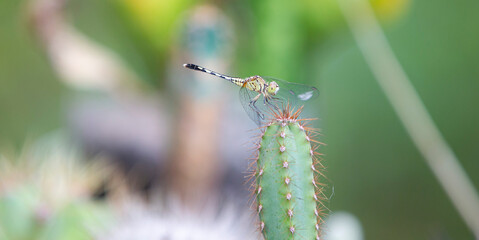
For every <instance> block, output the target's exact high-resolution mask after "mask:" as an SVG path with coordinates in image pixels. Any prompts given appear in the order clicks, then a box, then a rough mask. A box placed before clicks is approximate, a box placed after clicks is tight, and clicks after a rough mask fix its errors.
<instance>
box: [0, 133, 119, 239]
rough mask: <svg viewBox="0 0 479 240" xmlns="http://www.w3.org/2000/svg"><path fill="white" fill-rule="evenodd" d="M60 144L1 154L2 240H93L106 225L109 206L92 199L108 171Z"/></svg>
mask: <svg viewBox="0 0 479 240" xmlns="http://www.w3.org/2000/svg"><path fill="white" fill-rule="evenodd" d="M62 142H63V141H61V139H58V140H56V139H55V141H53V142H48V143H47V142H45V141H38V142H36V143H35V144H34V145H33V146H29V147H25V149H24V150H23V151H22V153H21V154H19V155H17V154H9V155H10V156H6V155H5V154H3V152H0V240H3V239H23V240H30V239H32V240H33V239H40V240H43V239H45V240H46V239H48V240H56V239H72V240H75V239H91V238H92V237H93V235H94V233H96V232H97V231H100V230H101V229H102V228H103V224H107V223H108V222H109V221H110V215H109V210H108V208H107V206H106V205H105V204H103V203H101V202H100V201H97V200H94V199H93V198H92V195H93V193H94V192H95V191H96V190H97V189H98V188H99V187H100V186H101V185H102V184H103V183H104V182H105V180H106V179H108V177H109V176H110V174H108V169H106V168H105V166H103V164H93V163H92V164H87V163H85V162H83V161H82V159H80V157H79V155H78V154H76V153H75V151H73V150H72V146H70V145H66V144H62Z"/></svg>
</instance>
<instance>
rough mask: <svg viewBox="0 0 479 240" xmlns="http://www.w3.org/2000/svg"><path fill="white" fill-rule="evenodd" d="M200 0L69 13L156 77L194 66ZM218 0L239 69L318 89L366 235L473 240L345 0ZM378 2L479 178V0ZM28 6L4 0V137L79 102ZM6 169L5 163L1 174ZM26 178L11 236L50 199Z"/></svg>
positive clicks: (345, 189)
mask: <svg viewBox="0 0 479 240" xmlns="http://www.w3.org/2000/svg"><path fill="white" fill-rule="evenodd" d="M201 3H203V4H205V3H204V2H201ZM201 3H200V2H193V1H187V0H182V1H153V0H148V1H133V0H131V1H129V0H108V1H94V0H84V1H79V0H72V1H68V7H69V9H68V15H67V16H68V17H67V19H68V20H71V21H72V23H73V25H74V26H75V27H77V28H78V29H79V30H80V31H81V32H82V33H84V34H85V35H86V36H88V37H90V38H91V39H93V40H95V41H97V42H99V43H100V44H103V45H104V46H107V47H108V48H110V49H112V50H113V51H115V52H117V53H118V54H119V55H121V56H122V57H123V58H124V60H125V61H126V62H127V63H128V64H130V66H131V67H132V69H134V70H135V71H136V72H138V73H139V75H141V76H142V77H143V78H144V79H145V81H150V82H156V83H162V82H165V79H166V76H167V75H168V74H167V72H169V71H182V70H183V69H181V66H174V67H173V69H167V66H168V64H169V63H170V62H172V61H171V59H170V57H171V56H172V55H174V54H175V53H174V51H175V47H177V46H176V45H175V43H176V41H177V40H178V39H176V35H175V34H176V32H177V31H181V29H178V27H179V26H181V24H179V22H181V21H182V16H183V15H185V14H187V11H188V10H190V9H192V8H194V7H195V6H196V4H201ZM217 3H219V2H218V1H213V2H212V3H211V4H213V5H215V6H217V7H219V8H220V9H221V10H224V11H225V13H227V14H226V15H227V16H229V17H230V18H231V20H232V22H233V23H234V24H233V25H234V27H233V28H234V31H235V32H236V34H235V36H236V38H237V39H236V40H237V43H238V45H237V46H235V47H236V48H237V50H236V52H237V56H236V57H235V60H236V62H235V65H234V66H235V68H234V69H232V70H231V72H230V74H232V75H235V74H238V75H241V76H249V75H253V74H259V75H269V76H275V77H279V78H283V79H285V80H289V81H293V82H308V83H309V84H310V85H315V86H317V87H318V88H319V90H320V92H321V97H320V98H321V99H320V104H319V105H317V106H316V108H317V109H318V112H319V113H318V114H319V117H320V120H319V122H320V123H321V126H320V127H321V129H322V130H321V131H322V133H323V135H322V136H321V139H320V141H322V142H325V143H326V144H327V146H325V147H323V148H322V149H321V151H322V152H324V153H325V154H326V155H325V156H324V158H325V160H326V165H327V167H328V172H327V173H326V175H327V176H328V178H329V179H331V183H330V186H332V187H334V194H332V195H331V196H332V198H331V201H330V202H331V203H330V208H331V210H333V211H338V210H345V211H349V212H351V213H353V214H354V215H355V216H356V217H357V218H358V220H359V221H361V224H362V226H363V227H364V234H365V237H366V239H433V238H435V239H444V238H451V239H472V236H471V234H470V233H469V232H468V230H467V228H466V226H465V224H464V223H463V222H462V220H461V218H460V217H459V216H458V214H457V212H456V211H455V209H454V207H453V206H452V205H451V203H450V201H449V200H448V198H447V196H446V195H445V194H444V192H443V190H442V189H441V188H440V186H439V184H438V183H437V181H436V180H435V179H434V176H433V175H432V174H431V173H430V171H429V169H428V168H427V166H426V164H424V162H423V160H422V157H421V156H420V155H419V153H418V152H417V150H416V148H415V147H414V146H413V144H412V143H411V141H410V139H409V138H408V136H407V135H406V134H405V132H404V129H403V128H402V127H401V124H400V123H399V121H398V119H397V117H396V115H395V114H394V113H393V111H392V109H391V107H390V106H389V104H388V103H387V101H386V99H385V97H384V94H383V93H382V92H381V91H380V89H379V88H378V86H377V83H376V82H375V81H374V79H373V77H372V74H371V73H370V72H369V70H368V66H367V65H366V64H365V62H364V61H363V57H362V55H361V54H360V52H359V51H358V49H357V48H356V46H355V43H354V42H353V40H352V39H351V38H350V36H349V34H348V29H347V27H346V25H345V24H344V21H343V19H342V14H341V13H340V12H339V9H338V7H337V3H336V1H334V0H301V1H296V2H294V3H293V2H292V1H274V0H265V1H253V0H251V1H223V2H221V5H217ZM371 3H372V5H373V6H374V8H375V12H376V14H377V16H378V17H379V18H380V19H381V20H382V24H383V27H384V29H385V31H386V37H387V39H388V40H389V41H390V43H391V45H392V48H393V50H394V52H395V53H396V55H397V56H398V60H399V61H400V62H401V64H402V65H403V66H404V68H405V70H406V72H407V73H408V75H409V76H410V78H411V80H412V81H413V85H414V86H415V87H416V88H417V91H418V93H419V94H420V96H421V98H422V99H423V100H424V102H425V105H426V107H427V108H428V110H429V111H430V113H431V115H432V117H433V119H434V121H435V122H436V123H437V125H438V126H439V128H440V130H441V131H442V133H443V134H444V136H445V138H446V140H447V141H448V142H449V143H450V144H451V146H452V148H453V149H454V151H455V152H456V154H457V155H458V157H459V159H460V160H461V164H463V165H464V167H465V169H466V171H467V172H468V174H469V176H470V177H471V179H472V181H473V183H475V185H476V187H477V186H479V174H477V169H479V161H477V159H478V158H479V147H478V143H479V128H478V124H477V123H478V122H479V111H477V103H478V102H479V94H477V92H478V89H479V81H477V79H478V78H479V70H478V69H479V68H478V67H477V63H479V45H478V44H477V42H478V39H479V28H478V27H477V23H478V22H479V14H477V13H478V12H479V2H477V1H467V0H458V1H445V0H439V1H409V0H389V1H388V0H372V1H371ZM26 6H27V1H21V0H18V1H9V0H0V144H2V145H5V144H7V145H10V144H12V143H17V144H18V143H19V142H22V141H23V139H24V138H25V136H28V135H29V134H31V135H40V134H43V133H45V132H47V131H51V130H52V129H55V128H58V127H62V126H65V124H62V123H63V122H62V121H61V120H60V119H61V117H62V116H64V115H66V114H65V113H64V103H63V102H62V100H64V99H67V98H68V97H69V96H70V94H71V92H69V91H68V90H65V88H63V87H62V86H61V84H60V83H59V81H58V79H56V77H55V74H54V73H53V72H52V70H51V68H50V66H49V64H48V61H47V58H46V57H45V56H44V55H43V54H44V52H43V51H42V49H41V47H40V45H39V44H38V43H37V42H36V41H35V40H33V39H32V38H31V34H30V31H29V30H28V27H27V26H29V25H28V21H27V17H26V16H25V11H26V8H27V7H26ZM115 6H116V7H115ZM198 64H201V63H198ZM207 67H211V68H214V67H215V66H207ZM158 85H159V86H164V84H158ZM160 91H161V93H162V94H163V93H165V92H168V91H165V90H164V89H160ZM164 95H166V94H164ZM61 96H64V97H61ZM238 145H240V143H239V144H238ZM3 161H4V160H0V162H3ZM19 164H20V166H21V163H19ZM35 170H36V169H33V170H28V171H22V172H26V173H30V171H31V172H35ZM52 174H53V173H52ZM26 175H29V176H31V174H26ZM33 175H34V174H33ZM53 175H56V172H55V174H53ZM4 176H5V175H4V174H1V175H0V177H1V178H2V181H1V182H2V183H3V182H4V181H3V180H5V177H4ZM13 182H14V183H18V184H13V185H15V187H14V188H12V189H14V190H10V191H9V193H10V194H9V195H8V196H7V195H6V194H4V193H5V192H2V196H3V198H2V200H1V204H2V206H7V205H8V207H3V208H2V209H1V210H0V214H5V217H3V216H2V219H8V220H10V219H14V218H15V219H16V218H18V219H24V221H20V220H18V221H7V223H8V224H11V225H12V226H11V227H8V228H9V229H11V230H8V233H7V231H6V230H3V229H2V231H1V232H0V238H2V237H4V236H5V234H26V235H29V234H31V232H32V231H33V230H30V229H36V228H35V226H37V224H38V223H37V220H35V217H34V215H33V212H34V211H33V210H32V209H33V208H34V207H33V206H37V203H38V200H36V199H39V198H38V197H32V196H35V194H37V190H36V189H35V188H33V187H28V186H31V185H34V184H32V181H30V180H29V181H23V180H22V181H13ZM13 185H12V186H13ZM66 202H67V203H68V202H69V201H66ZM76 204H79V203H77V202H76V201H75V204H73V205H75V206H77V205H76ZM55 206H56V205H55ZM4 208H5V209H9V210H8V211H7V210H5V211H4V210H3V209H4ZM58 209H62V210H59V212H62V211H63V213H62V214H60V215H58V219H60V216H74V217H73V218H76V217H78V218H80V217H79V215H78V214H79V213H78V211H77V210H75V209H78V208H77V207H72V206H71V205H69V204H65V205H63V207H61V208H58ZM68 209H70V210H68ZM88 209H89V208H88ZM88 211H90V210H87V212H88ZM9 212H11V213H9ZM81 212H83V211H81ZM7 214H9V215H8V217H7ZM10 215H12V216H11V217H10ZM80 215H81V214H80ZM2 221H5V220H2ZM72 222H73V223H74V225H75V224H77V223H78V221H76V220H75V221H73V220H72ZM54 226H58V225H54ZM18 229H20V230H18ZM25 229H27V230H25ZM10 231H12V232H14V233H10ZM35 231H36V230H35ZM52 232H56V231H53V230H52ZM1 234H3V236H2V235H1ZM81 234H83V233H81ZM45 236H46V235H45Z"/></svg>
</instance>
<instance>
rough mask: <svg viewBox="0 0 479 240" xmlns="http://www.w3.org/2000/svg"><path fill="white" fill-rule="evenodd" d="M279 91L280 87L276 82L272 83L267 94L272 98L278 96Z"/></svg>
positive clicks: (267, 89)
mask: <svg viewBox="0 0 479 240" xmlns="http://www.w3.org/2000/svg"><path fill="white" fill-rule="evenodd" d="M278 91H279V85H278V83H276V82H275V81H271V82H270V83H269V84H268V87H267V88H266V92H267V93H268V94H269V95H271V96H274V95H276V93H278Z"/></svg>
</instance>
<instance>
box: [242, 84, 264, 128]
mask: <svg viewBox="0 0 479 240" xmlns="http://www.w3.org/2000/svg"><path fill="white" fill-rule="evenodd" d="M239 95H240V102H241V104H242V105H243V108H244V110H245V112H246V113H247V114H248V117H249V118H251V120H253V122H255V123H256V125H258V126H259V127H261V126H263V125H264V124H265V123H266V121H268V120H269V119H270V118H271V116H270V114H271V106H270V105H268V104H266V103H265V101H264V97H263V95H262V94H259V93H257V92H254V91H251V90H249V89H247V88H245V87H242V88H240V91H239ZM258 95H259V96H258ZM255 98H257V100H256V102H254V103H253V102H252V101H253V100H254V99H255Z"/></svg>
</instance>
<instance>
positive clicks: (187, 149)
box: [168, 6, 232, 205]
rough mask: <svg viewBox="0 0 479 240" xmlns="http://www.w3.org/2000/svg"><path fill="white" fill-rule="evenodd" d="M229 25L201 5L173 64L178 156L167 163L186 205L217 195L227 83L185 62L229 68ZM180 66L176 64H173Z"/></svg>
mask: <svg viewBox="0 0 479 240" xmlns="http://www.w3.org/2000/svg"><path fill="white" fill-rule="evenodd" d="M230 29H231V26H230V24H229V21H228V19H226V17H225V16H224V15H223V14H222V13H221V12H220V11H219V10H218V9H217V8H215V7H213V6H199V7H197V8H195V9H193V10H192V11H191V12H190V14H189V15H188V16H187V18H186V20H185V22H184V26H183V28H182V29H181V31H182V32H181V35H180V36H181V40H180V41H179V42H181V45H180V46H179V51H178V52H177V56H175V57H176V58H178V59H177V60H176V61H173V62H174V65H173V66H172V68H173V69H179V70H180V73H179V74H176V75H175V77H173V79H172V82H171V85H173V88H174V89H175V91H174V94H175V97H176V99H177V101H178V104H177V106H176V111H177V112H176V119H177V121H175V122H176V134H175V136H176V137H175V138H176V140H175V143H176V144H174V146H175V148H174V150H173V151H174V153H173V155H174V157H173V158H171V162H170V164H169V171H168V172H169V174H170V175H169V180H170V181H171V182H170V183H171V184H170V185H169V187H170V188H171V190H172V191H173V192H174V193H176V194H177V195H179V196H180V197H181V198H182V199H183V200H184V201H185V203H186V204H187V205H194V203H195V202H199V203H201V202H202V200H205V199H206V198H208V197H211V196H214V195H216V191H217V188H218V185H219V182H220V181H219V179H220V177H221V175H222V170H223V169H222V165H223V164H222V161H221V159H220V157H219V145H220V143H219V141H220V139H219V137H218V136H219V134H218V131H219V129H220V125H221V124H220V122H221V120H222V112H221V111H222V106H223V104H222V103H223V102H224V98H225V95H224V91H225V89H227V88H226V86H227V83H225V82H223V81H222V80H221V79H216V78H213V77H211V76H209V75H206V74H201V73H198V72H194V71H189V70H187V69H184V68H183V67H182V64H183V63H185V62H193V63H197V64H200V65H204V66H207V67H210V68H212V69H215V70H216V71H219V72H227V68H228V66H229V59H230V58H231V49H232V47H231V38H230V36H231V31H230ZM175 71H177V70H175Z"/></svg>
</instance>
